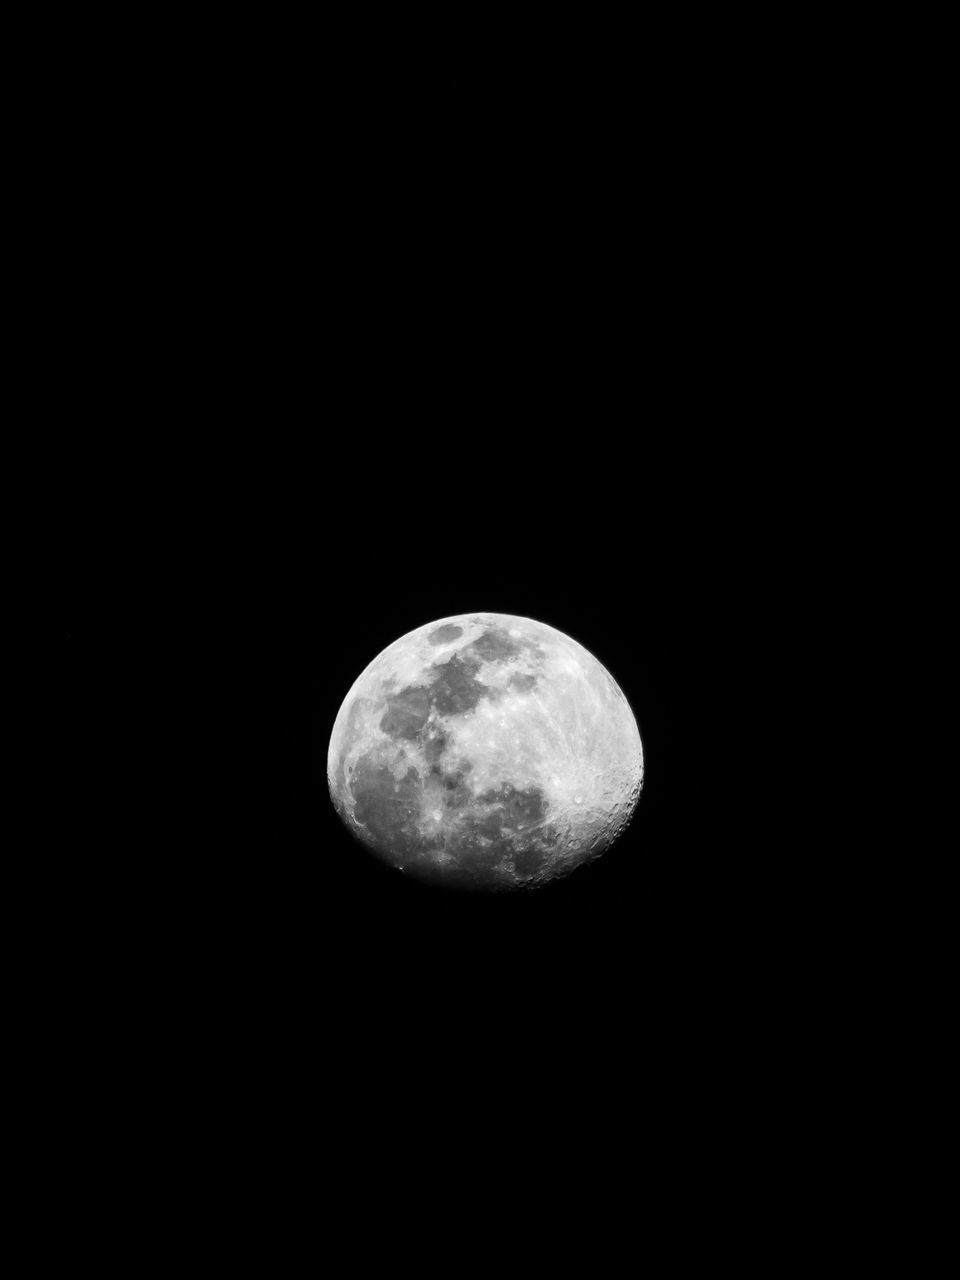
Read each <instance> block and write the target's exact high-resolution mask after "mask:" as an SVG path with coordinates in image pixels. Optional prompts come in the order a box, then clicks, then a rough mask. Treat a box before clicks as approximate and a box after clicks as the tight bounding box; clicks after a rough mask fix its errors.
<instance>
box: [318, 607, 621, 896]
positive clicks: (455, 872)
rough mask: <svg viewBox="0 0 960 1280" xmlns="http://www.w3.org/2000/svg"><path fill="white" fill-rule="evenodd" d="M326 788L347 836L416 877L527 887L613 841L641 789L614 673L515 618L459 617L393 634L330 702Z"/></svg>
mask: <svg viewBox="0 0 960 1280" xmlns="http://www.w3.org/2000/svg"><path fill="white" fill-rule="evenodd" d="M327 778H328V782H329V785H330V795H331V797H332V799H333V803H334V805H335V806H336V809H337V811H338V813H339V814H340V816H341V818H342V819H343V821H344V823H345V824H346V826H347V828H348V829H349V830H350V831H351V832H353V834H354V835H355V836H357V837H358V838H359V840H360V841H361V842H362V843H363V844H365V845H366V846H367V847H368V848H369V849H371V850H372V851H373V852H374V853H376V854H377V855H379V856H380V857H381V858H383V859H384V860H385V861H386V862H388V863H390V864H391V865H393V866H395V867H397V868H399V869H400V870H402V871H405V872H407V873H409V874H411V875H414V876H416V877H418V878H420V879H423V880H429V881H433V882H435V883H439V884H447V885H451V886H457V887H463V888H475V889H495V890H496V889H501V890H502V889H513V888H520V887H534V886H537V885H540V884H543V883H545V882H547V881H549V880H551V879H554V878H555V877H557V876H560V875H564V874H565V873H567V872H568V871H570V870H572V869H573V868H574V867H576V866H578V865H579V864H580V863H582V862H585V861H587V860H588V859H590V858H593V857H596V856H597V855H599V854H600V853H602V852H603V851H604V850H605V849H607V848H609V846H610V845H611V844H612V843H613V841H614V840H615V839H616V838H617V836H618V835H619V834H620V832H621V831H622V830H623V829H624V827H625V826H626V825H627V823H628V822H629V820H630V817H631V815H632V814H633V810H634V808H635V806H636V803H637V799H638V797H639V794H640V788H641V786H642V783H643V749H642V746H641V743H640V734H639V731H638V729H637V724H636V721H635V720H634V717H633V713H632V711H631V710H630V707H629V705H628V704H627V701H626V699H625V698H624V696H623V694H622V693H621V691H620V689H619V688H618V686H617V684H616V681H615V680H614V679H613V677H612V676H611V675H610V674H609V672H608V671H606V669H605V668H604V667H603V666H601V664H600V663H599V662H598V661H597V660H596V658H594V657H593V655H592V654H590V653H588V652H587V650H586V649H584V648H583V646H582V645H580V644H578V643H577V642H576V641H575V640H571V639H570V637H569V636H566V635H564V634H563V633H562V632H560V631H556V630H554V628H553V627H548V626H546V625H545V624H544V623H541V622H534V621H533V620H532V619H530V618H516V617H513V616H512V615H510V614H499V613H469V614H462V615H460V616H458V617H454V618H443V619H440V620H439V621H437V622H431V623H428V624H427V625H426V626H423V627H420V628H418V629H417V630H416V631H411V632H410V633H409V634H408V635H405V636H402V637H401V638H400V639H399V640H397V641H395V642H394V643H393V644H392V645H390V646H388V648H386V649H384V650H383V652H382V653H381V654H380V655H379V656H378V657H376V658H375V659H374V660H373V662H371V663H370V665H369V666H368V667H367V669H366V670H365V671H364V672H363V673H362V674H361V675H360V677H359V678H358V679H357V681H356V682H355V684H354V685H353V687H352V688H351V690H350V692H349V693H348V694H347V696H346V698H345V699H344V702H343V705H342V707H341V708H340V711H339V714H338V715H337V719H336V722H335V724H334V726H333V732H332V734H331V736H330V748H329V753H328V757H327Z"/></svg>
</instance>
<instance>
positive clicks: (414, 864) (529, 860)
mask: <svg viewBox="0 0 960 1280" xmlns="http://www.w3.org/2000/svg"><path fill="white" fill-rule="evenodd" d="M462 634H463V631H462V628H460V627H455V626H452V625H444V626H441V627H437V628H436V630H435V631H433V632H431V633H430V636H429V639H430V640H431V641H432V642H433V643H434V644H443V643H447V642H449V641H451V640H455V639H458V638H459V637H460V636H461V635H462ZM530 647H531V648H532V649H533V650H535V651H537V650H538V649H539V646H535V645H533V646H530ZM522 648H523V645H521V644H518V643H516V642H515V641H514V640H513V639H512V637H511V636H510V635H508V634H507V632H506V631H503V630H501V629H500V628H496V627H494V628H489V629H488V630H486V631H484V633H483V634H482V635H481V636H480V637H479V638H478V639H477V640H474V641H473V642H472V643H471V644H469V645H467V646H466V647H465V648H464V649H462V650H461V651H460V652H459V653H455V654H454V655H453V656H452V657H451V658H449V659H447V661H445V662H439V663H437V664H435V665H434V666H433V667H432V668H431V674H432V676H433V678H432V680H431V681H430V683H428V684H424V685H409V686H407V687H406V688H403V689H401V690H400V691H399V692H397V693H390V694H388V696H387V698H386V710H385V711H384V713H383V716H382V717H381V720H380V728H381V729H382V730H383V732H384V733H386V734H388V735H389V736H390V737H392V738H393V739H394V740H396V741H399V742H416V743H417V744H418V745H419V746H420V748H421V750H422V752H423V759H424V761H425V762H426V765H427V771H426V774H425V776H424V777H422V778H421V776H420V775H419V774H418V773H417V771H416V770H415V769H414V768H413V767H411V768H410V769H408V770H407V772H406V774H405V775H404V777H403V778H402V779H399V780H398V779H397V778H396V777H395V776H394V774H393V772H392V771H391V770H390V768H388V767H387V766H386V765H385V764H384V763H383V762H382V760H380V759H379V758H378V757H377V756H376V754H375V753H374V752H368V753H367V754H366V755H364V756H363V757H361V759H360V760H359V761H358V762H357V766H356V769H355V770H354V774H353V778H352V780H351V783H350V787H351V790H352V792H353V797H354V816H355V818H356V820H357V822H358V823H360V824H361V826H362V828H363V831H364V832H365V833H366V837H367V838H368V839H369V841H370V842H371V844H372V845H373V846H374V848H376V849H377V850H378V851H379V852H380V853H382V854H384V855H386V856H387V857H388V858H389V859H390V860H391V861H393V862H395V863H397V864H399V865H401V866H403V867H404V869H406V870H409V871H412V872H414V874H417V875H419V876H421V877H422V878H425V879H435V880H436V881H438V882H439V883H442V884H445V885H451V886H453V887H463V888H485V889H491V888H509V887H510V886H511V885H513V884H516V883H517V881H518V880H519V881H520V882H523V881H526V880H530V879H531V878H533V877H536V876H537V875H538V873H540V872H541V871H542V870H543V869H544V867H545V865H546V861H547V858H548V855H549V850H550V849H551V848H552V847H553V846H554V845H555V844H556V840H557V835H556V831H555V830H554V829H553V828H552V827H551V826H550V825H549V823H548V822H547V821H546V816H547V806H546V799H545V796H544V794H543V792H542V791H541V790H540V789H539V788H538V787H529V788H526V789H518V788H515V787H513V786H511V785H509V784H505V785H504V786H501V787H499V788H497V789H495V790H491V791H486V792H484V793H483V794H482V795H480V796H477V797H474V796H473V794H472V793H471V791H470V788H469V786H468V785H467V782H466V778H465V774H466V772H467V771H468V770H469V768H470V766H469V763H468V762H466V761H460V762H458V763H457V764H456V765H455V764H454V762H453V761H451V760H449V759H444V753H445V752H446V750H447V747H448V745H449V737H448V735H447V734H446V733H445V732H444V731H443V729H442V728H441V727H440V726H439V725H438V724H437V723H436V722H435V720H434V721H431V719H430V717H431V713H432V712H434V711H435V712H436V713H437V714H438V715H440V716H453V715H465V714H468V713H469V712H471V711H473V710H474V709H475V707H476V706H477V704H478V703H479V702H480V700H481V698H497V697H500V696H502V695H501V693H500V692H499V691H498V690H495V689H491V688H489V687H488V686H487V685H485V684H483V683H482V681H480V680H479V679H478V678H477V676H478V672H479V670H480V666H481V663H482V662H505V661H507V660H509V659H511V658H514V657H516V655H517V654H518V653H520V651H521V649H522ZM509 683H510V685H511V687H513V688H514V689H517V690H519V691H521V692H527V691H528V690H530V689H531V688H533V686H534V685H535V684H536V683H537V677H536V676H533V675H526V674H520V673H517V674H515V675H513V676H511V678H510V682H509ZM425 792H426V795H427V796H429V798H430V804H431V805H433V804H439V805H440V806H441V807H442V811H443V813H444V816H445V817H446V818H447V819H448V821H447V822H445V823H444V834H443V837H442V838H441V837H440V836H438V837H436V838H433V839H431V838H428V837H425V836H424V834H423V832H422V831H421V830H420V828H419V825H418V824H419V823H420V821H421V819H422V816H423V812H424V801H425V798H426V797H425ZM441 847H443V848H444V850H445V851H446V852H447V853H448V854H451V855H453V857H454V859H455V861H454V863H452V864H451V863H446V864H444V865H443V866H442V867H439V866H437V864H436V862H435V861H434V860H433V858H432V857H431V854H434V853H436V851H437V850H438V849H440V848H441ZM511 863H512V866H513V867H514V868H515V870H516V880H514V878H513V876H512V875H508V874H506V873H507V871H508V870H509V868H510V865H511Z"/></svg>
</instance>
